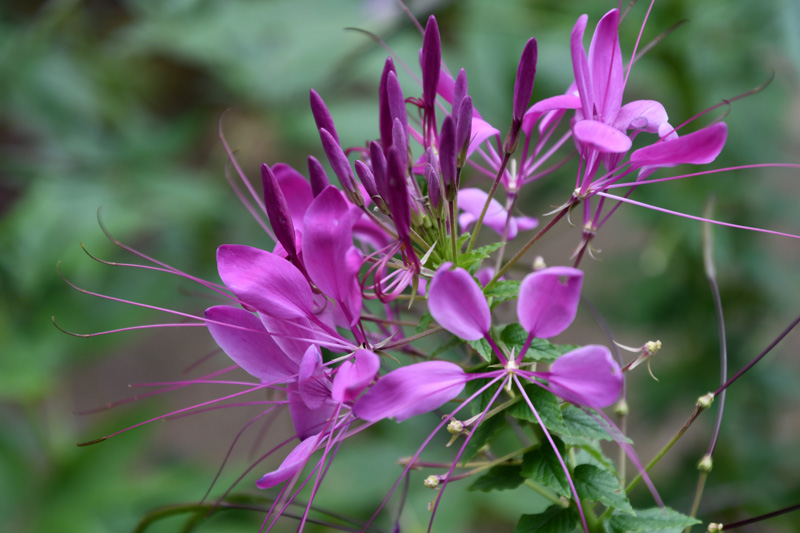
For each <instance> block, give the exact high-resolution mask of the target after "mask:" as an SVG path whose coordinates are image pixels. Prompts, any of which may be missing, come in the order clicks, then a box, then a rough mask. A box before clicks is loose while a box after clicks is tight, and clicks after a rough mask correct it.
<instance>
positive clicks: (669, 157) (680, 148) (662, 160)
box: [631, 122, 728, 168]
mask: <svg viewBox="0 0 800 533" xmlns="http://www.w3.org/2000/svg"><path fill="white" fill-rule="evenodd" d="M727 138H728V126H727V125H726V124H725V123H724V122H720V123H718V124H714V125H713V126H709V127H707V128H703V129H702V130H700V131H696V132H694V133H690V134H689V135H684V136H683V137H678V138H675V139H672V140H669V141H660V142H656V143H655V144H651V145H650V146H645V147H644V148H640V149H639V150H636V151H635V152H633V153H632V154H631V168H640V167H674V166H675V165H682V164H684V163H689V164H693V165H704V164H706V163H711V162H712V161H713V160H714V159H716V157H717V156H718V155H719V153H720V152H721V151H722V147H723V146H725V141H726V140H727Z"/></svg>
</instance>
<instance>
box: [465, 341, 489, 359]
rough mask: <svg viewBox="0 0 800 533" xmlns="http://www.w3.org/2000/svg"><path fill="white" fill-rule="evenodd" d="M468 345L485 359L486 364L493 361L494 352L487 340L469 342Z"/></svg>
mask: <svg viewBox="0 0 800 533" xmlns="http://www.w3.org/2000/svg"><path fill="white" fill-rule="evenodd" d="M467 344H469V345H470V346H472V349H473V350H475V351H476V352H478V355H480V356H481V357H483V359H484V360H485V361H486V362H489V361H491V360H492V355H493V354H494V352H493V351H492V347H491V346H489V343H488V342H487V341H486V339H478V340H476V341H467Z"/></svg>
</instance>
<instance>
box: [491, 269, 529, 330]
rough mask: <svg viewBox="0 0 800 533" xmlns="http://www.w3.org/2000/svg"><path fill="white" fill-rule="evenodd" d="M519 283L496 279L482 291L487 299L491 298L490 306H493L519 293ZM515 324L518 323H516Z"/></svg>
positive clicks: (511, 298)
mask: <svg viewBox="0 0 800 533" xmlns="http://www.w3.org/2000/svg"><path fill="white" fill-rule="evenodd" d="M519 285H520V282H519V281H516V280H507V281H496V282H494V283H493V284H492V286H491V287H489V288H488V289H487V290H485V291H484V294H485V295H486V298H487V299H488V298H492V307H494V306H495V305H497V304H499V303H502V302H505V301H507V300H513V299H514V298H516V297H517V296H518V295H519ZM517 326H519V325H518V324H517ZM520 329H521V328H520ZM523 331H525V330H523ZM525 335H526V336H527V335H528V332H525Z"/></svg>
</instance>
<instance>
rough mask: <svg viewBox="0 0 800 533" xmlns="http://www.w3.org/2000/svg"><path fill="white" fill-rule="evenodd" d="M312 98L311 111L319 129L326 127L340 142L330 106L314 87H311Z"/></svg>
mask: <svg viewBox="0 0 800 533" xmlns="http://www.w3.org/2000/svg"><path fill="white" fill-rule="evenodd" d="M310 100H311V113H312V114H313V115H314V122H316V123H317V129H318V130H321V129H323V128H324V129H326V130H328V133H330V134H331V135H332V136H333V138H334V139H335V140H336V142H337V143H338V142H339V135H338V134H337V133H336V128H335V127H334V126H333V117H331V114H330V112H329V111H328V106H326V105H325V102H323V101H322V97H320V95H319V94H317V91H315V90H314V89H311V92H310Z"/></svg>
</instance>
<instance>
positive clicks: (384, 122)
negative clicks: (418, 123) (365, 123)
mask: <svg viewBox="0 0 800 533" xmlns="http://www.w3.org/2000/svg"><path fill="white" fill-rule="evenodd" d="M390 72H393V73H394V74H395V75H397V71H396V70H395V68H394V61H392V58H391V57H387V58H386V63H384V65H383V73H382V74H381V83H380V85H379V86H378V129H379V131H380V134H381V146H382V147H383V148H384V149H385V150H388V149H389V146H391V145H392V113H391V111H390V109H389V89H388V87H387V80H388V77H389V73H390Z"/></svg>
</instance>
